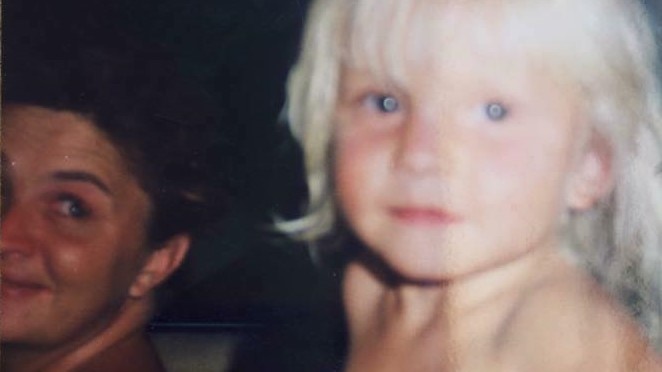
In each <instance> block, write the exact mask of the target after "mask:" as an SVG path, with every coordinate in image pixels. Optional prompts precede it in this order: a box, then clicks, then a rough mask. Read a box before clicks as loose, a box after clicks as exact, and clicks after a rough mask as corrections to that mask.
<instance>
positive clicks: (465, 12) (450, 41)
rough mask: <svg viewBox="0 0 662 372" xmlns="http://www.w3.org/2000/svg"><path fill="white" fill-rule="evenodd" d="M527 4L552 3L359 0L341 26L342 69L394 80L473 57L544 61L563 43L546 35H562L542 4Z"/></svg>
mask: <svg viewBox="0 0 662 372" xmlns="http://www.w3.org/2000/svg"><path fill="white" fill-rule="evenodd" d="M520 3H525V4H526V3H528V4H529V5H528V6H526V7H525V6H523V5H520ZM531 3H541V4H544V3H548V4H549V3H554V2H550V1H547V0H546V1H542V2H541V1H537V0H530V1H528V2H527V1H496V0H465V1H451V0H413V1H402V0H363V1H357V2H356V3H355V4H356V5H355V6H354V9H353V13H352V15H351V17H349V19H348V21H347V24H346V30H345V34H344V36H345V37H344V40H343V41H344V45H342V48H343V64H344V65H345V66H348V67H351V68H357V69H361V70H367V71H370V72H371V73H373V74H374V75H377V76H380V77H389V78H390V79H393V80H396V82H397V81H400V80H408V78H407V76H408V75H410V74H411V72H412V71H420V70H426V71H429V72H430V73H434V72H435V69H439V68H452V67H453V65H454V64H455V65H462V64H464V63H465V61H467V60H471V59H475V60H480V61H482V62H483V63H485V64H492V65H495V66H496V65H499V64H505V65H507V66H509V67H514V66H517V67H521V66H518V65H519V64H529V63H531V62H534V63H543V62H544V61H545V60H546V59H547V57H546V55H548V54H553V53H554V52H555V51H554V50H553V48H554V46H558V45H560V44H563V43H562V42H558V41H556V42H549V40H551V39H563V37H561V38H559V37H558V35H551V34H557V33H558V34H562V30H561V25H560V24H555V23H554V22H552V21H550V20H549V19H547V18H549V17H553V15H552V14H550V12H545V6H544V5H543V6H531V5H530V4H531ZM546 17H547V18H546ZM546 45H547V46H549V47H548V48H547V49H548V50H544V49H545V46H546ZM455 67H457V66H455ZM460 67H461V66H460Z"/></svg>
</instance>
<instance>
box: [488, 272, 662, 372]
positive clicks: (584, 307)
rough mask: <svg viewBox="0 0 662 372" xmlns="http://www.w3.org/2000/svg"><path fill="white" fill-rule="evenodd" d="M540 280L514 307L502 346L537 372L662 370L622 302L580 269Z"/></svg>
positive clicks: (521, 363)
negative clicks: (543, 280)
mask: <svg viewBox="0 0 662 372" xmlns="http://www.w3.org/2000/svg"><path fill="white" fill-rule="evenodd" d="M567 274H568V275H564V276H559V277H555V278H551V279H550V280H548V281H545V282H542V283H540V284H539V286H538V287H537V288H535V290H533V291H531V293H530V294H529V295H527V296H525V297H524V298H523V299H522V300H521V302H520V304H519V306H518V307H517V308H516V309H514V310H513V314H512V317H511V320H510V321H509V323H508V324H507V325H506V326H504V331H503V333H502V337H501V341H502V344H501V345H499V347H501V348H502V351H504V352H505V353H506V355H509V356H512V359H513V360H516V361H517V363H516V364H519V365H521V367H522V368H523V370H538V371H569V370H570V371H571V370H578V371H579V370H599V371H662V363H661V362H660V359H659V357H658V356H657V355H656V354H655V352H654V351H653V350H652V348H651V347H650V346H649V344H648V342H647V341H646V339H645V337H644V336H643V334H642V333H641V332H640V330H639V328H638V326H637V324H636V323H635V322H634V320H633V319H632V318H631V317H630V316H629V315H628V314H627V312H626V310H625V309H624V307H623V306H621V305H620V304H619V303H618V302H617V301H615V300H614V299H613V298H612V297H611V296H610V295H609V294H607V293H606V292H605V291H604V290H603V289H602V287H601V286H600V285H599V284H598V283H597V282H596V281H595V280H594V279H593V278H591V277H590V276H588V275H585V274H584V273H581V272H579V271H576V272H569V273H567Z"/></svg>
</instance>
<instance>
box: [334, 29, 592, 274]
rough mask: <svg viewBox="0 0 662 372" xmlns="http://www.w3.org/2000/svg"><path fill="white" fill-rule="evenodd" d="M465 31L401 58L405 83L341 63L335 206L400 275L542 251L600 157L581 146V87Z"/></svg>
mask: <svg viewBox="0 0 662 372" xmlns="http://www.w3.org/2000/svg"><path fill="white" fill-rule="evenodd" d="M460 24H462V22H459V21H458V25H460ZM458 27H459V26H458ZM471 32H472V31H471V30H470V29H464V28H462V29H459V30H457V32H456V33H454V34H453V36H454V37H453V38H449V39H448V40H446V41H447V42H446V43H445V44H444V45H443V46H442V47H443V48H441V50H442V51H443V57H442V59H441V60H442V61H443V63H436V62H435V61H439V60H432V59H430V60H427V61H423V62H422V64H421V65H416V66H410V67H411V69H410V70H408V71H406V76H407V77H408V80H407V81H406V83H404V84H402V83H399V82H397V81H387V80H384V79H379V78H375V76H374V75H371V74H370V73H369V72H368V71H367V70H362V69H361V68H350V67H345V68H344V70H343V74H342V82H341V88H340V95H339V103H338V106H337V116H336V128H335V154H336V155H335V156H336V158H335V182H336V187H337V197H338V200H339V203H340V207H341V209H342V211H343V213H344V215H345V218H346V219H347V221H348V223H349V225H350V226H351V227H352V228H353V230H354V231H355V232H356V233H357V235H358V236H359V237H360V238H361V239H362V240H363V241H364V243H366V245H367V246H368V248H369V249H370V250H371V251H372V252H373V253H375V254H376V255H377V256H379V257H380V258H381V259H382V261H383V262H385V263H386V264H387V265H388V266H389V267H390V268H392V269H393V270H394V271H395V272H397V273H399V274H401V275H402V276H404V277H405V278H408V279H411V280H423V281H428V280H430V281H437V280H448V279H453V278H458V277H462V276H466V275H469V274H473V273H477V272H482V271H485V270H489V269H492V268H495V267H502V266H505V265H507V264H508V263H510V262H514V261H518V260H520V259H521V258H524V257H527V256H530V253H534V252H541V251H542V250H547V251H548V250H549V249H554V248H556V245H557V243H558V241H557V237H558V230H559V226H560V221H561V218H562V216H563V213H564V212H565V210H566V209H567V208H584V207H586V206H587V205H589V204H590V203H591V202H592V200H587V199H590V198H592V197H593V196H594V195H593V191H595V193H596V194H597V193H598V185H594V184H591V182H587V183H582V182H583V180H588V181H592V180H593V179H597V178H599V177H593V178H591V177H590V176H598V175H600V174H601V173H600V172H601V170H602V169H603V168H602V165H601V163H600V157H599V156H597V155H596V153H595V152H594V151H593V150H591V149H588V148H584V147H583V144H584V143H585V141H586V139H587V138H589V133H590V130H589V126H588V124H587V121H586V119H585V118H584V115H583V110H582V107H581V106H582V105H581V100H580V96H579V94H578V93H577V92H574V91H572V90H571V89H569V88H567V87H565V88H564V87H562V86H561V84H559V83H558V82H557V81H555V80H553V79H552V78H550V77H549V76H547V75H545V74H544V70H542V69H538V67H539V66H534V65H531V64H528V63H527V62H526V61H524V60H522V58H523V56H522V55H514V54H513V53H512V50H509V48H508V47H507V46H506V45H504V44H501V43H500V42H499V39H498V37H496V38H494V39H493V40H491V41H490V42H488V43H485V42H482V43H481V42H480V40H477V39H474V38H472V37H471ZM483 41H484V40H483ZM385 43H386V42H385ZM429 48H430V49H435V48H440V47H439V46H434V45H431V46H429ZM413 60H415V59H414V58H411V59H408V60H407V61H413ZM594 186H595V189H593V187H594ZM584 196H586V198H584Z"/></svg>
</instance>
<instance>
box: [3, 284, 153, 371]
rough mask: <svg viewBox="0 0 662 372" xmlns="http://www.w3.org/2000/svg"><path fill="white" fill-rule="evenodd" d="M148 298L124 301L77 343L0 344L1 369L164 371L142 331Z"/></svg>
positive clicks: (148, 315) (146, 314)
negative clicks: (43, 346)
mask: <svg viewBox="0 0 662 372" xmlns="http://www.w3.org/2000/svg"><path fill="white" fill-rule="evenodd" d="M151 302H152V301H151V298H147V297H145V298H139V299H132V300H130V301H128V302H127V303H126V304H125V306H124V307H123V308H122V309H121V310H120V311H119V312H118V314H117V317H116V318H115V319H114V320H113V321H112V323H111V324H110V325H108V326H107V327H106V328H104V329H103V330H101V331H100V332H99V333H98V334H96V335H95V336H94V337H93V339H91V340H87V341H86V342H84V343H82V344H81V345H80V346H77V347H76V346H73V345H72V347H71V348H69V349H66V350H64V349H57V350H54V351H52V352H44V351H43V350H34V349H33V348H29V347H22V346H14V345H3V365H2V367H3V370H5V368H6V370H7V371H16V372H32V371H35V372H36V371H43V372H56V371H57V372H62V371H78V372H86V371H90V372H91V371H95V372H104V371H108V372H111V371H165V369H164V367H163V365H162V364H161V361H160V359H159V357H158V355H157V354H156V351H155V350H154V348H153V346H152V344H151V343H150V342H149V340H148V338H147V335H146V334H145V332H144V327H145V324H146V323H147V322H148V321H149V318H150V315H151Z"/></svg>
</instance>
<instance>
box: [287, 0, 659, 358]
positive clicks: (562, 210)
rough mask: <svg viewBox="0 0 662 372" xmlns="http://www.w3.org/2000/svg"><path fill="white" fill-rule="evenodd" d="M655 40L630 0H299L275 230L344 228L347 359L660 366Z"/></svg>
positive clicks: (319, 232)
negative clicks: (299, 192)
mask: <svg viewBox="0 0 662 372" xmlns="http://www.w3.org/2000/svg"><path fill="white" fill-rule="evenodd" d="M655 56H656V51H655V47H654V39H653V36H652V32H651V30H650V25H649V21H648V19H647V13H646V12H645V10H644V8H643V6H642V5H641V4H640V3H638V2H637V1H633V0H582V1H576V0H556V1H549V0H527V1H522V0H499V1H497V0H483V1H479V0H477V1H459V0H458V1H451V0H317V1H316V2H314V3H313V5H312V9H311V11H310V15H309V19H308V21H307V28H306V32H305V38H304V43H303V49H302V52H301V56H300V58H299V61H298V63H297V64H296V66H295V67H294V70H293V72H292V74H291V76H290V80H289V86H288V88H289V91H288V92H289V101H288V115H289V119H290V122H291V126H292V129H293V132H294V134H295V135H296V137H297V138H298V139H299V140H300V142H301V144H302V147H303V150H304V154H305V159H306V169H307V176H308V185H309V192H310V203H309V206H308V211H307V215H306V216H304V217H302V218H301V219H299V220H295V221H288V222H284V223H281V225H280V226H281V227H282V228H283V229H285V230H286V231H287V232H289V233H290V234H291V235H293V236H295V237H297V238H300V239H304V240H307V241H309V242H311V243H315V242H317V241H319V240H320V238H322V237H328V236H329V235H337V232H339V231H341V230H342V227H343V226H346V227H347V228H348V229H347V230H348V231H350V232H351V233H352V234H355V235H356V236H357V237H358V238H359V240H360V241H361V242H362V243H363V248H361V249H359V250H358V252H357V253H356V254H355V255H354V256H353V257H352V258H351V260H350V262H349V263H348V265H347V267H346V270H345V275H344V279H343V297H344V304H345V310H346V313H347V318H348V325H349V337H350V345H349V355H348V360H347V365H346V367H347V369H348V370H350V371H373V370H374V371H403V370H408V371H442V370H443V371H446V370H453V371H460V370H461V371H488V370H489V371H495V370H499V371H501V370H503V371H568V370H572V371H588V370H590V371H648V370H662V363H661V362H660V359H659V358H658V356H657V355H656V353H655V351H654V349H655V347H656V345H657V346H658V347H659V345H660V324H659V322H660V311H661V308H662V307H661V296H662V292H661V282H662V274H661V272H662V270H660V269H661V268H662V266H661V265H662V260H661V259H660V256H661V254H662V248H661V245H660V244H661V242H660V235H661V234H660V233H661V229H662V218H661V217H662V213H661V211H662V199H660V196H661V194H662V184H660V180H659V178H658V177H659V175H658V174H657V173H656V167H657V165H658V164H659V163H660V161H662V156H661V153H660V147H659V145H660V142H659V141H660V138H661V137H660V133H661V132H660V130H661V129H662V127H661V126H662V116H661V109H660V105H661V103H662V96H661V95H660V91H659V87H658V83H657V81H656V76H655V68H656V66H655V64H654V60H655ZM637 321H638V322H637Z"/></svg>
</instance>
